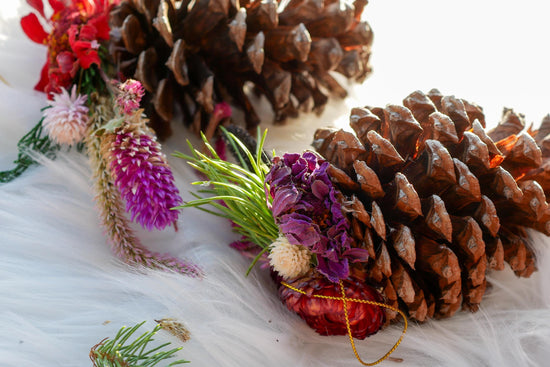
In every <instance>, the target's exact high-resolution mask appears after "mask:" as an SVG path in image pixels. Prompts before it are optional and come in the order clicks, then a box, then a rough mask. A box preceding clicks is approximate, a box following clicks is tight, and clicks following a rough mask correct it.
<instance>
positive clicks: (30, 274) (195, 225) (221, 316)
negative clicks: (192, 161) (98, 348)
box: [0, 0, 550, 367]
mask: <svg viewBox="0 0 550 367" xmlns="http://www.w3.org/2000/svg"><path fill="white" fill-rule="evenodd" d="M9 3H10V4H11V5H8V2H7V1H6V0H4V1H3V4H2V10H1V13H0V14H1V16H0V18H1V19H0V49H1V52H0V75H1V76H2V77H3V78H4V79H6V80H7V81H8V82H9V84H10V86H6V85H5V84H3V83H1V82H0V165H1V166H0V168H1V169H7V168H9V167H10V162H11V160H13V158H14V157H15V156H16V153H17V152H16V142H17V140H18V139H19V138H20V137H21V136H22V135H23V134H24V133H25V132H26V131H27V130H28V129H29V128H30V127H31V126H33V125H34V124H35V123H36V122H37V121H38V119H39V117H40V108H41V107H42V106H44V105H45V98H44V96H43V95H41V94H39V93H36V92H33V91H32V86H33V85H34V83H35V82H36V80H37V78H38V74H39V71H40V67H41V65H42V63H43V62H44V57H45V50H44V48H43V47H41V46H38V45H34V44H32V43H31V42H30V41H28V40H27V39H26V38H25V36H24V34H22V32H21V31H20V29H19V26H18V18H17V17H18V16H20V15H21V14H25V13H27V12H28V11H29V10H30V7H29V6H27V5H26V4H23V1H22V0H21V1H19V2H13V4H12V3H11V2H9ZM480 3H481V2H474V1H462V2H456V3H453V4H450V3H449V2H438V1H414V2H408V1H393V2H387V1H373V2H372V3H371V4H369V5H368V8H367V11H366V17H367V19H368V20H369V21H370V23H371V25H372V27H373V29H374V30H375V34H376V40H375V45H374V56H373V64H374V68H375V73H374V74H373V76H372V78H371V79H368V80H367V82H366V83H365V85H364V86H362V87H355V88H354V89H353V94H352V96H351V97H350V98H349V99H348V100H346V101H343V102H337V101H335V102H334V103H332V104H331V105H330V106H328V107H327V110H326V111H325V113H324V114H323V115H322V116H320V117H315V116H308V117H305V118H301V119H300V120H299V121H289V123H288V124H287V125H285V126H271V124H270V123H265V124H264V126H266V127H269V128H270V133H269V136H268V139H269V143H268V145H269V147H271V148H276V149H277V150H278V152H279V153H283V152H285V151H297V150H302V149H306V148H307V147H308V144H309V143H310V141H311V138H312V134H313V131H314V130H315V128H316V127H317V126H323V125H333V124H336V125H338V124H340V126H343V125H344V124H346V120H347V114H348V111H349V108H350V107H352V106H355V105H361V104H363V105H364V104H369V105H384V104H385V103H388V102H392V103H398V102H399V101H400V100H401V99H402V98H403V97H405V96H406V95H407V94H408V93H410V92H412V91H413V90H415V89H423V90H425V91H427V90H428V89H430V88H432V87H438V88H440V89H441V90H442V92H443V93H453V94H456V95H457V96H460V97H463V98H466V99H469V100H473V101H476V102H477V103H479V104H480V105H482V106H484V107H485V110H486V112H487V118H488V120H490V121H493V122H494V121H496V120H497V118H498V117H499V109H501V108H502V107H503V106H504V105H507V106H514V107H515V108H516V110H519V111H522V112H525V113H527V116H528V120H534V121H535V122H537V123H538V121H540V118H541V117H542V116H543V113H545V112H550V106H549V105H548V103H547V102H548V100H550V99H549V97H550V96H549V91H548V88H547V86H548V85H550V83H548V82H549V78H548V70H547V65H546V64H545V63H543V62H542V61H541V58H542V60H546V62H547V60H548V58H547V57H546V58H545V57H544V55H543V54H542V53H541V52H543V51H541V50H542V49H545V50H547V47H546V46H543V45H547V44H548V38H549V34H548V30H547V28H546V26H545V24H546V19H544V14H547V13H545V12H544V11H543V9H542V8H538V7H537V6H538V5H533V4H530V2H526V3H527V4H518V3H517V2H514V3H512V2H507V1H503V2H499V3H498V8H493V7H495V6H497V5H496V3H492V2H491V7H488V6H487V5H481V4H480ZM542 3H543V2H542ZM443 4H445V5H443ZM9 6H11V7H12V8H10V7H9ZM540 6H541V7H543V6H544V4H541V5H540ZM474 35H475V38H474ZM533 39H540V40H541V43H540V46H537V44H533V43H531V41H532V40H533ZM495 51H498V52H499V53H495ZM546 56H547V55H546ZM258 103H260V104H262V105H263V106H266V105H267V104H266V103H265V101H258ZM264 115H265V119H266V121H268V120H269V115H270V113H269V111H267V110H266V111H265V114H264ZM185 134H186V132H185V131H184V130H183V128H180V129H178V131H177V134H176V135H175V136H174V137H173V138H171V139H170V141H169V142H168V143H167V144H166V145H165V151H166V153H167V154H169V153H170V152H172V151H173V150H176V149H184V147H183V145H184V144H182V143H183V139H184V138H183V136H185ZM38 159H39V160H40V162H41V164H42V165H41V166H39V167H34V168H32V169H31V170H29V171H28V172H27V173H25V174H24V175H23V176H22V177H20V178H18V179H17V180H15V181H13V182H11V183H8V184H5V185H2V186H0V259H1V260H2V261H1V265H0V292H1V297H0V365H2V366H7V367H8V366H18V367H20V366H25V367H34V366H86V365H90V364H91V363H90V361H89V359H88V352H89V349H90V347H91V346H93V345H94V344H96V343H97V342H98V341H100V340H101V339H103V338H104V337H106V336H113V335H114V334H115V333H116V331H117V330H118V329H119V328H120V327H121V326H123V325H133V324H135V323H137V322H140V321H143V320H148V323H147V324H146V325H145V327H144V330H143V331H145V329H148V330H150V329H152V328H153V327H154V321H153V320H154V319H160V318H163V317H172V318H176V319H178V320H181V321H182V322H183V323H185V325H186V326H187V327H188V328H189V330H190V331H191V340H190V341H189V342H187V343H186V344H184V345H183V347H184V348H183V350H182V351H181V352H180V353H179V354H178V356H180V357H181V358H185V359H188V360H190V361H191V362H192V364H191V365H192V366H201V367H202V366H228V367H229V366H244V367H253V366H302V367H307V366H356V365H358V363H357V361H356V360H355V358H354V356H353V353H352V351H351V348H350V346H349V341H348V340H347V337H322V336H319V335H316V334H315V333H314V332H313V331H311V330H310V329H309V328H308V327H307V326H306V325H305V324H304V323H303V322H302V321H301V320H300V319H299V318H298V317H297V316H295V315H293V314H291V313H290V312H288V311H287V310H286V309H285V308H284V306H283V305H281V303H280V302H279V301H278V299H277V296H276V292H275V287H274V286H273V284H272V282H271V281H270V279H269V278H268V276H267V275H266V274H265V273H263V272H262V271H260V270H255V271H253V272H252V274H251V275H250V276H249V277H245V276H244V273H245V271H246V268H247V266H248V260H246V259H243V258H241V256H240V255H239V254H238V253H236V252H235V251H233V250H231V249H229V248H228V247H227V244H228V243H229V242H230V241H231V240H232V239H234V238H235V236H234V235H233V234H232V233H231V229H230V226H229V224H228V223H226V222H225V221H224V220H221V219H219V218H213V217H210V216H208V215H206V214H204V213H202V212H200V211H198V210H194V209H193V210H187V211H184V212H183V213H182V215H181V217H180V220H179V223H178V226H179V231H178V232H174V231H173V230H167V231H164V232H157V231H154V232H146V231H143V230H141V229H139V228H137V227H136V229H137V231H138V234H139V235H140V237H141V238H142V239H143V242H144V244H146V245H147V246H148V247H149V248H150V249H152V250H157V251H167V252H170V253H172V254H174V255H177V256H181V257H184V258H187V259H190V260H192V261H194V262H196V263H197V264H199V265H200V266H202V267H203V269H204V270H205V273H206V277H205V279H203V280H197V279H191V278H186V277H183V276H181V275H177V274H170V273H166V272H160V271H151V270H146V269H136V268H131V267H128V266H126V265H124V264H122V263H121V262H119V261H117V260H116V259H115V258H114V257H113V256H112V254H111V252H110V250H109V247H108V245H107V243H106V239H105V238H104V236H103V233H102V230H101V229H100V226H99V220H98V218H97V214H96V211H95V208H94V203H93V193H92V190H91V182H90V177H91V172H90V170H89V168H88V162H87V158H86V157H85V156H83V155H81V154H79V153H76V152H74V151H73V152H67V153H62V154H60V155H59V157H58V159H56V160H55V161H51V160H47V159H44V158H43V157H38ZM169 161H170V164H171V165H172V168H173V170H174V173H175V178H176V183H177V185H178V187H179V189H180V191H181V192H182V194H183V196H184V199H187V200H188V199H190V198H191V195H190V194H189V193H188V192H189V191H190V190H193V187H191V185H190V182H192V181H194V180H195V179H196V178H195V176H194V173H193V172H192V171H191V170H190V169H189V168H188V167H187V166H186V164H185V163H184V162H183V161H181V160H179V159H175V158H173V157H170V158H169ZM534 236H535V237H534V238H535V240H536V246H537V249H538V252H539V262H538V267H539V271H538V272H537V273H535V274H534V275H533V276H532V277H531V278H530V279H518V278H516V277H515V276H514V275H513V274H512V272H510V271H508V270H506V271H504V272H500V273H492V274H491V275H490V280H491V284H492V289H491V290H490V291H488V292H487V295H486V297H485V299H484V301H483V303H482V306H481V309H480V311H479V312H477V313H475V314H471V313H468V312H459V313H458V314H457V315H456V316H455V317H453V318H451V319H449V320H443V321H433V322H427V323H425V324H422V325H416V324H412V325H411V326H410V328H409V331H408V332H407V334H406V336H405V339H404V341H403V343H402V344H401V346H400V347H399V348H398V350H397V351H396V352H395V354H394V356H395V357H399V358H403V360H404V362H403V363H401V364H396V363H395V362H384V363H383V365H385V366H399V365H402V366H544V365H548V361H549V360H550V348H548V346H549V345H550V282H549V280H550V241H549V240H548V238H546V237H544V236H542V235H538V234H535V235H534ZM400 332H401V325H395V326H391V327H389V328H387V329H385V330H384V331H382V332H380V333H378V334H376V335H375V336H372V337H370V338H368V339H367V340H365V341H360V342H358V343H357V344H358V349H359V352H360V354H361V355H362V356H363V358H364V359H365V360H374V359H376V358H378V357H379V356H381V355H383V354H384V353H385V352H386V351H387V350H388V349H389V348H390V347H391V346H392V345H393V343H394V342H395V341H396V340H397V338H398V337H399V335H400ZM157 340H158V341H172V342H173V343H174V344H176V345H178V344H179V341H178V340H176V339H174V338H173V337H171V336H170V335H169V334H167V333H164V332H161V333H159V334H158V337H157Z"/></svg>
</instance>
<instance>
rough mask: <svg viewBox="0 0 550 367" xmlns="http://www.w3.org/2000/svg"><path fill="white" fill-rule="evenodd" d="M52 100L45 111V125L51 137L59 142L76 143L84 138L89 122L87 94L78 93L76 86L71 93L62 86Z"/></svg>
mask: <svg viewBox="0 0 550 367" xmlns="http://www.w3.org/2000/svg"><path fill="white" fill-rule="evenodd" d="M53 98H54V99H53V101H50V102H49V103H50V106H51V107H50V108H48V109H46V110H45V111H44V121H43V126H44V129H45V130H46V132H47V133H48V135H49V137H50V138H51V139H52V140H53V141H55V142H56V143H59V144H68V145H72V144H76V143H78V142H80V141H81V140H82V139H83V138H84V134H85V132H86V124H87V123H88V107H86V105H85V103H86V98H87V96H85V95H83V96H81V95H77V94H76V86H73V89H72V90H71V94H70V95H69V92H67V90H65V89H63V88H61V93H60V94H55V95H54V97H53Z"/></svg>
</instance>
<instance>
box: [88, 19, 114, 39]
mask: <svg viewBox="0 0 550 367" xmlns="http://www.w3.org/2000/svg"><path fill="white" fill-rule="evenodd" d="M88 24H90V25H92V26H94V27H95V28H96V29H97V39H100V40H102V39H103V40H108V39H109V31H110V28H109V20H108V19H107V16H106V15H102V16H99V17H97V18H93V19H90V20H89V21H88Z"/></svg>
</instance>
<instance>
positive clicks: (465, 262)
mask: <svg viewBox="0 0 550 367" xmlns="http://www.w3.org/2000/svg"><path fill="white" fill-rule="evenodd" d="M403 105H404V106H397V105H388V106H386V107H385V108H378V107H375V108H371V107H364V108H354V109H353V110H352V111H351V118H350V121H351V122H350V125H351V127H352V128H353V130H354V131H355V135H354V134H352V133H350V132H345V131H343V130H339V131H335V130H330V129H320V130H318V131H317V132H316V133H315V141H314V144H313V145H314V147H315V148H316V149H317V150H318V152H319V153H320V154H321V155H323V156H324V157H325V158H326V159H327V160H328V161H329V162H331V164H332V166H331V168H330V175H331V176H332V180H333V182H334V183H335V184H336V185H337V187H338V188H339V189H340V190H341V191H342V192H343V193H344V196H345V197H344V199H343V201H344V208H347V210H346V211H347V212H348V217H349V218H350V220H351V223H352V228H353V236H354V238H355V239H356V241H357V243H360V244H361V246H362V247H364V248H366V249H367V250H368V251H369V254H370V258H369V261H368V262H367V263H366V264H364V265H363V266H359V267H355V269H354V270H353V274H354V275H355V276H356V277H361V278H362V279H366V280H367V281H368V282H369V283H370V284H374V285H376V286H377V287H379V289H380V290H381V292H382V293H383V295H384V296H385V298H386V302H388V304H390V305H392V306H395V307H401V308H402V309H403V310H404V311H406V312H408V313H409V315H410V317H411V318H413V319H416V320H418V321H424V320H426V319H427V318H430V317H436V318H441V317H448V316H451V315H453V314H454V313H455V312H456V311H457V310H458V309H459V308H460V307H461V306H462V307H463V308H466V309H469V310H472V311H476V310H477V309H478V307H479V303H480V302H481V299H482V297H483V295H484V293H485V290H486V287H487V280H486V273H487V271H488V270H489V269H496V270H501V269H503V268H504V262H505V261H506V262H507V263H508V264H509V265H510V267H511V268H512V270H513V271H514V272H515V273H516V274H517V275H518V276H522V277H529V276H530V275H531V273H532V272H533V271H534V270H536V266H535V255H534V252H533V249H532V248H531V243H530V239H529V237H528V236H527V233H526V229H527V228H534V229H536V230H539V231H541V232H543V233H545V234H547V235H549V234H550V222H549V220H550V209H549V207H548V204H547V202H546V196H545V193H544V190H543V188H542V187H541V185H540V184H539V183H537V181H534V180H533V179H534V178H537V179H538V176H536V175H535V174H534V173H535V172H539V171H540V170H541V169H543V168H542V167H541V163H542V155H541V150H540V149H539V148H538V147H537V144H536V142H535V139H533V138H532V137H531V136H530V135H529V134H528V133H525V132H520V131H521V130H522V129H523V127H524V123H522V124H521V125H520V124H518V121H519V120H521V118H520V116H518V115H516V114H513V113H512V112H510V111H508V112H507V113H506V114H505V119H504V121H503V122H502V123H501V124H500V125H499V126H498V127H497V128H495V129H494V130H492V131H491V132H489V133H488V134H487V133H485V130H484V125H485V120H484V115H483V112H482V109H481V108H480V107H479V106H477V105H475V104H473V103H470V102H467V101H465V100H462V99H459V98H456V97H454V96H445V97H443V96H442V95H441V94H440V93H439V91H437V90H432V91H430V92H429V93H428V95H425V94H424V93H422V92H420V91H417V92H413V93H412V94H410V95H409V96H408V97H406V98H405V99H404V100H403ZM548 124H549V123H547V124H546V125H543V127H542V128H541V129H540V130H539V132H540V133H541V134H546V132H547V130H548ZM511 134H512V135H511ZM535 137H538V134H536V135H535ZM493 139H495V140H498V141H496V142H495V141H494V140H493ZM539 141H544V140H539ZM545 162H547V161H545ZM544 174H545V175H547V176H545V177H548V169H546V168H545V170H544ZM548 182H550V181H546V182H545V186H543V187H545V188H548V187H550V185H548ZM387 316H388V318H389V319H392V318H394V317H395V316H396V315H395V313H394V312H387Z"/></svg>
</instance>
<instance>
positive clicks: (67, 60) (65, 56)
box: [55, 51, 75, 74]
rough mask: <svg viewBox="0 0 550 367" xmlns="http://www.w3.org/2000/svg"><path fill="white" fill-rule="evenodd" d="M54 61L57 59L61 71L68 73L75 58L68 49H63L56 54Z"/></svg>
mask: <svg viewBox="0 0 550 367" xmlns="http://www.w3.org/2000/svg"><path fill="white" fill-rule="evenodd" d="M55 61H57V64H58V65H59V69H60V70H61V73H63V74H69V73H70V72H71V71H72V70H73V65H74V62H75V58H74V55H73V54H72V53H70V52H69V51H63V52H60V53H59V54H58V55H57V57H56V58H55Z"/></svg>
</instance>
